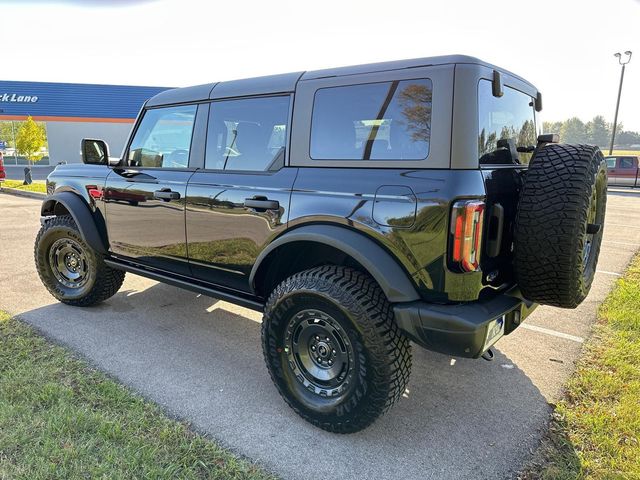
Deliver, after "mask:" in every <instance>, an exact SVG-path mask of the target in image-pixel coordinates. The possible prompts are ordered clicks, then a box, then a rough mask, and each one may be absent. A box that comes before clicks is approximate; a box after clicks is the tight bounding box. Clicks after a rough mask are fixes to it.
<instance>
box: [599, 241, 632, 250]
mask: <svg viewBox="0 0 640 480" xmlns="http://www.w3.org/2000/svg"><path fill="white" fill-rule="evenodd" d="M602 243H610V244H612V245H626V246H627V247H636V248H637V247H640V243H630V242H614V241H613V240H603V241H602Z"/></svg>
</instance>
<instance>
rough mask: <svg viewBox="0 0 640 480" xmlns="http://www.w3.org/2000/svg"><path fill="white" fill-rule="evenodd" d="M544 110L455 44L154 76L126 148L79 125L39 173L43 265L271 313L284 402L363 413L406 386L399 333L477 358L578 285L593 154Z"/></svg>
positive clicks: (339, 426) (47, 271) (319, 413)
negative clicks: (438, 51) (294, 65)
mask: <svg viewBox="0 0 640 480" xmlns="http://www.w3.org/2000/svg"><path fill="white" fill-rule="evenodd" d="M541 109H542V96H541V94H540V93H539V92H538V90H537V89H536V88H535V87H534V86H533V85H532V84H530V83H529V82H527V81H526V80H524V79H522V78H520V77H518V76H516V75H514V74H512V73H510V72H508V71H506V70H504V69H502V68H498V67H496V66H493V65H490V64H487V63H485V62H483V61H481V60H478V59H476V58H471V57H466V56H445V57H433V58H421V59H415V60H403V61H395V62H388V63H379V64H372V65H361V66H354V67H343V68H335V69H329V70H321V71H308V72H297V73H290V74H284V75H275V76H269V77H261V78H254V79H245V80H237V81H226V82H220V83H212V84H208V85H199V86H194V87H188V88H179V89H173V90H168V91H164V92H162V93H160V94H158V95H156V96H155V97H153V98H151V99H150V100H148V101H147V102H146V103H145V104H144V106H143V107H142V110H141V112H140V114H139V116H138V119H137V121H136V122H135V125H134V126H133V129H132V132H131V135H130V138H129V140H128V143H127V145H126V147H125V148H124V151H123V153H122V155H121V156H120V157H118V158H117V159H115V160H114V159H110V157H109V150H108V146H107V144H106V143H105V142H103V141H101V140H96V139H84V140H83V141H82V145H81V151H82V155H81V156H82V160H83V163H82V164H72V163H70V164H67V165H60V166H58V167H57V168H56V169H55V170H54V171H53V172H52V173H51V174H50V175H49V178H48V182H47V191H48V197H47V198H46V199H45V200H44V203H43V204H42V228H41V230H40V233H39V234H38V236H37V239H36V242H35V262H36V267H37V270H38V273H39V275H40V278H41V279H42V282H43V283H44V285H45V286H46V287H47V289H48V290H49V291H50V292H51V294H52V295H53V296H54V297H55V298H57V299H58V300H59V301H61V302H64V303H66V304H69V305H76V306H80V307H87V306H90V305H94V304H96V303H98V302H102V301H104V300H107V299H108V298H109V297H111V296H112V295H114V294H116V292H117V291H118V289H119V288H120V286H121V285H122V283H123V280H124V277H125V272H131V273H134V274H136V275H142V276H145V277H148V278H151V279H154V280H157V281H160V282H165V283H168V284H171V285H175V286H178V287H182V288H186V289H189V290H192V291H195V292H199V293H202V294H206V295H210V296H212V297H215V298H218V299H223V300H226V301H229V302H234V303H236V304H239V305H243V306H245V307H249V308H251V309H255V310H258V311H261V312H263V313H264V317H263V322H262V348H263V352H264V358H265V361H266V364H267V367H268V371H269V373H270V375H271V377H272V379H273V382H274V383H275V385H276V387H277V389H278V391H279V392H280V393H281V395H282V397H283V398H284V400H285V401H286V402H287V403H288V404H289V405H290V406H291V407H292V408H293V410H295V411H296V412H297V413H298V414H299V415H301V416H302V417H303V418H305V419H306V420H308V421H309V422H311V423H313V424H314V425H316V426H318V427H320V428H323V429H326V430H329V431H332V432H340V433H348V432H355V431H358V430H361V429H363V428H365V427H367V426H368V425H370V424H371V423H372V422H373V421H374V420H375V419H376V418H377V417H378V416H379V415H381V414H382V413H383V412H385V411H386V410H387V409H389V407H391V406H392V405H393V404H394V403H395V402H396V401H397V400H398V399H399V398H400V397H401V396H402V394H403V393H404V392H405V389H406V386H407V382H408V380H409V371H410V369H411V345H410V341H412V342H414V343H415V344H416V345H418V346H420V347H424V348H427V349H430V350H435V351H437V352H442V353H444V354H447V355H452V356H459V357H470V358H479V357H485V358H490V357H491V356H492V352H491V347H492V346H493V345H494V344H495V343H496V341H497V340H498V339H499V338H501V337H502V336H503V335H508V334H510V333H511V332H513V331H514V329H516V328H517V327H518V326H519V325H520V324H521V323H522V322H523V320H524V319H525V318H526V317H527V315H529V314H530V313H531V311H532V310H533V309H534V308H535V307H536V306H537V305H538V304H546V305H554V306H557V307H563V308H575V307H576V306H577V305H579V304H580V302H582V300H583V299H584V298H585V296H586V295H587V293H588V292H589V289H590V286H591V283H592V280H593V277H594V272H595V268H596V263H597V261H598V253H599V250H600V244H601V241H602V235H603V227H604V220H605V202H606V186H607V165H606V163H605V161H604V158H603V156H602V154H601V153H600V151H599V150H598V149H597V148H596V147H592V146H588V145H563V144H559V143H558V138H557V136H556V135H553V134H540V131H539V130H540V125H541V122H540V120H539V118H538V112H539V111H540V110H541Z"/></svg>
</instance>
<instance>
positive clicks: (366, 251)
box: [249, 225, 420, 303]
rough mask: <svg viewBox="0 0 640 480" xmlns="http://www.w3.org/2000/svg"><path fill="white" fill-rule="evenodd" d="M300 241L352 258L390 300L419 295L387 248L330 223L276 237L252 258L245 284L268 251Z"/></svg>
mask: <svg viewBox="0 0 640 480" xmlns="http://www.w3.org/2000/svg"><path fill="white" fill-rule="evenodd" d="M300 241H305V242H315V243H322V244H324V245H328V246H330V247H333V248H336V249H338V250H340V251H342V252H344V253H346V254H347V255H349V256H350V257H352V258H353V259H355V260H356V261H357V262H358V263H360V265H362V266H363V267H364V268H365V269H366V271H367V272H368V273H369V274H370V275H371V276H372V277H373V278H374V279H375V280H376V282H378V285H380V288H382V291H383V292H384V293H385V295H386V296H387V299H388V300H389V302H391V303H397V302H411V301H414V300H419V299H420V296H419V295H418V292H417V291H416V289H415V287H414V286H413V283H412V282H411V279H410V276H409V274H408V273H407V272H406V271H405V270H404V269H403V268H402V267H401V266H400V264H398V262H396V261H395V260H394V259H393V257H392V256H391V255H390V254H389V253H388V252H387V251H385V250H384V249H383V248H382V247H381V246H380V245H378V244H377V243H376V242H375V241H373V240H371V239H370V238H367V237H366V236H364V235H362V234H360V233H357V232H354V231H352V230H349V229H346V228H343V227H338V226H334V225H308V226H304V227H299V228H296V229H294V230H291V231H289V232H287V233H285V234H283V235H282V236H280V237H278V238H277V239H276V240H274V241H273V242H271V243H270V244H269V246H268V247H267V248H265V249H264V250H263V251H262V252H261V253H260V255H259V256H258V258H257V259H256V262H255V264H254V265H253V268H252V270H251V274H250V275H249V284H250V285H251V286H252V287H253V286H254V281H255V277H256V274H257V272H258V271H259V269H260V265H261V264H262V262H263V261H264V260H265V259H266V258H267V257H268V256H269V254H270V253H271V252H273V251H274V250H275V249H277V248H278V247H281V246H283V245H286V244H288V243H292V242H300Z"/></svg>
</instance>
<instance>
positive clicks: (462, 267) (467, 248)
mask: <svg viewBox="0 0 640 480" xmlns="http://www.w3.org/2000/svg"><path fill="white" fill-rule="evenodd" d="M484 210H485V204H484V202H482V201H480V200H460V201H458V202H456V203H454V204H453V211H452V212H451V243H450V248H451V257H450V258H451V263H452V265H451V266H452V267H453V268H454V269H456V270H459V271H462V272H473V271H476V270H478V268H479V266H480V249H481V248H482V223H483V220H484Z"/></svg>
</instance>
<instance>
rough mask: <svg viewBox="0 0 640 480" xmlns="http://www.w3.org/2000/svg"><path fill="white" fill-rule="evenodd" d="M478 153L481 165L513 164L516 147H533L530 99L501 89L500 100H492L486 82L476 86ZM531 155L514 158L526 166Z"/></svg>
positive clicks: (516, 91)
mask: <svg viewBox="0 0 640 480" xmlns="http://www.w3.org/2000/svg"><path fill="white" fill-rule="evenodd" d="M478 114H479V116H478V123H479V125H478V128H479V131H478V153H479V156H480V164H481V165H482V164H484V165H488V164H503V163H507V164H508V163H514V160H515V159H513V158H512V152H513V151H515V150H516V149H517V148H518V147H523V148H522V149H524V148H528V149H532V148H533V147H535V146H536V140H537V135H536V121H535V113H534V108H533V99H532V98H531V97H530V96H529V95H527V94H525V93H522V92H520V91H518V90H515V89H513V88H510V87H507V86H505V87H504V94H503V95H502V97H494V96H493V93H492V88H491V82H490V81H489V80H480V83H479V84H478ZM531 155H532V154H531V153H530V152H519V153H518V154H517V157H518V161H519V162H520V163H524V164H528V163H529V160H531Z"/></svg>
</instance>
